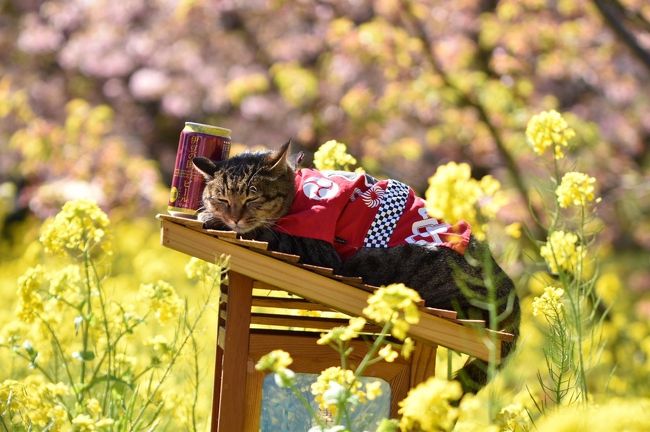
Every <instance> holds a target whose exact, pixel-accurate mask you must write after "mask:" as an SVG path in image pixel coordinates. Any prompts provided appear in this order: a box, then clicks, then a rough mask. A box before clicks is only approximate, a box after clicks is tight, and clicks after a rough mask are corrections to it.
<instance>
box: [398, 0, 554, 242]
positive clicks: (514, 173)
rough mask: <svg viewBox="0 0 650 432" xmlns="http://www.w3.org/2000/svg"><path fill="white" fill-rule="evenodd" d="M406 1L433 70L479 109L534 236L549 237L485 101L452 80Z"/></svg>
mask: <svg viewBox="0 0 650 432" xmlns="http://www.w3.org/2000/svg"><path fill="white" fill-rule="evenodd" d="M402 4H403V6H404V7H403V8H402V10H403V12H404V14H403V18H404V19H405V21H406V22H407V24H409V26H410V27H411V28H412V29H413V31H414V32H415V33H416V37H417V38H418V39H420V41H421V42H422V43H423V45H424V46H425V50H424V53H425V55H426V58H427V60H428V61H429V63H430V64H431V67H432V68H433V70H434V71H435V72H436V73H437V74H438V75H439V76H440V78H441V79H442V81H443V83H444V85H445V86H446V87H448V88H450V89H451V90H453V91H454V92H455V93H456V94H457V96H458V100H459V104H460V105H461V106H468V107H471V108H473V109H474V110H475V111H476V113H477V114H478V116H479V119H480V120H481V122H482V123H484V124H485V126H486V127H487V129H488V131H489V132H490V135H491V136H492V140H493V141H494V145H495V147H496V150H497V153H499V156H500V157H501V159H502V160H503V163H504V164H505V167H506V169H507V170H508V173H509V174H510V177H511V178H512V180H513V182H514V184H515V188H516V189H517V191H518V192H519V195H520V196H521V198H522V200H523V201H524V204H525V205H526V206H527V208H528V209H529V212H530V213H531V218H532V220H533V221H534V223H535V225H534V229H533V231H532V234H533V236H534V238H535V239H543V238H546V230H545V229H544V227H543V226H542V225H541V224H540V221H541V220H542V219H541V217H540V215H539V212H538V210H537V208H535V207H533V206H532V203H531V201H530V196H529V194H528V189H527V188H526V185H525V184H524V180H523V176H522V173H521V171H520V170H519V167H518V166H517V163H516V162H515V160H514V158H513V157H512V155H511V154H510V152H509V151H508V149H507V148H506V145H505V142H504V140H503V137H502V136H501V132H500V131H499V130H498V129H497V127H496V126H495V125H494V123H493V122H492V120H491V119H490V116H489V114H488V111H487V109H486V108H485V107H484V106H483V104H482V103H481V102H480V101H479V100H477V99H476V98H474V97H473V95H472V94H471V93H469V92H465V91H463V90H462V89H461V88H460V87H458V86H457V85H456V84H455V83H454V82H453V81H452V80H451V79H450V77H449V75H448V74H447V72H446V71H445V70H444V68H443V67H442V64H441V63H440V61H439V60H438V58H437V57H436V56H435V54H434V46H435V43H434V41H433V40H432V39H431V38H430V37H429V35H428V33H427V31H426V29H425V28H424V25H423V24H422V23H421V22H420V20H419V19H418V18H417V17H416V16H415V14H414V13H413V10H412V5H411V2H410V1H409V0H403V3H402Z"/></svg>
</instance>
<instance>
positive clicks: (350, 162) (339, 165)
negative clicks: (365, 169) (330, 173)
mask: <svg viewBox="0 0 650 432" xmlns="http://www.w3.org/2000/svg"><path fill="white" fill-rule="evenodd" d="M356 164H357V160H356V159H355V158H354V157H353V156H352V155H350V154H348V152H347V146H346V145H345V144H343V143H341V142H338V141H336V140H330V141H327V142H326V143H325V144H323V145H321V146H320V147H318V150H316V153H314V166H315V167H316V169H319V170H343V171H349V170H351V169H353V168H354V165H356Z"/></svg>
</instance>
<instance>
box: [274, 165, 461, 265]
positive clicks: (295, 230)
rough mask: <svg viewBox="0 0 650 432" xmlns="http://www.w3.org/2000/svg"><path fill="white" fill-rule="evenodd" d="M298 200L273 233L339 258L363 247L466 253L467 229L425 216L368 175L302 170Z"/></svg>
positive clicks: (416, 201)
mask: <svg viewBox="0 0 650 432" xmlns="http://www.w3.org/2000/svg"><path fill="white" fill-rule="evenodd" d="M295 185H296V196H295V198H294V200H293V205H292V206H291V210H290V211H289V213H288V214H287V215H286V216H284V217H282V218H280V219H279V220H278V221H277V222H276V224H275V225H276V228H275V229H276V230H277V231H279V232H283V233H287V234H291V235H294V236H298V237H309V238H316V239H320V240H324V241H327V242H329V243H331V244H332V245H333V246H334V248H335V249H336V251H337V252H338V253H339V255H341V257H342V258H347V257H349V256H351V255H353V254H354V253H355V252H356V251H357V250H359V249H360V248H364V247H393V246H397V245H400V244H404V243H412V244H418V245H422V246H443V247H448V248H451V249H453V250H455V251H457V252H459V253H461V254H462V253H464V252H465V249H466V248H467V245H468V243H469V237H470V233H471V229H470V226H469V224H468V223H467V222H465V221H459V222H458V223H456V224H455V225H450V224H447V223H445V222H443V221H441V220H437V219H435V218H432V217H430V216H429V215H428V214H427V211H426V208H425V204H424V201H423V200H422V199H421V198H419V197H417V196H415V193H414V192H413V189H411V188H410V187H408V186H406V185H405V184H403V183H400V182H398V181H396V180H377V179H375V178H373V177H371V176H369V175H367V174H358V173H351V172H344V171H317V170H313V169H301V170H299V171H297V172H296V179H295Z"/></svg>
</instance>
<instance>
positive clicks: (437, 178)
mask: <svg viewBox="0 0 650 432" xmlns="http://www.w3.org/2000/svg"><path fill="white" fill-rule="evenodd" d="M425 198H426V204H427V211H428V212H429V214H430V215H431V216H433V217H434V218H438V219H443V220H445V221H447V222H449V223H455V222H457V221H459V220H465V221H467V222H468V223H469V224H470V225H471V226H472V234H473V235H474V236H475V237H476V238H478V239H480V240H483V239H485V231H486V230H487V225H486V223H487V222H488V221H490V220H491V219H494V217H495V216H496V214H497V212H498V211H499V209H500V208H501V207H503V205H504V204H505V202H506V198H505V195H504V194H503V192H502V191H501V184H500V183H499V181H498V180H496V179H495V178H494V177H492V176H489V175H488V176H485V177H483V178H482V179H481V180H480V181H479V180H476V179H473V178H472V172H471V168H470V166H469V165H468V164H466V163H460V164H459V163H456V162H449V163H448V164H446V165H441V166H439V167H438V169H437V170H436V172H435V174H434V175H433V176H431V177H430V178H429V187H428V189H427V191H426V193H425Z"/></svg>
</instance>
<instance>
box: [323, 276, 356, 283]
mask: <svg viewBox="0 0 650 432" xmlns="http://www.w3.org/2000/svg"><path fill="white" fill-rule="evenodd" d="M330 277H331V278H333V279H336V280H338V281H341V282H343V283H346V284H349V283H363V279H362V278H360V277H359V276H341V275H332V276H330Z"/></svg>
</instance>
